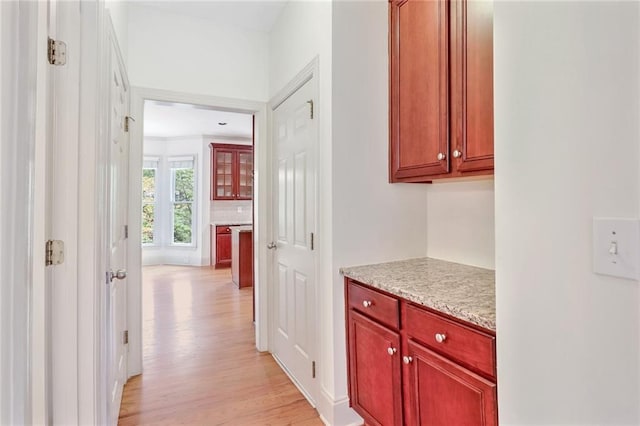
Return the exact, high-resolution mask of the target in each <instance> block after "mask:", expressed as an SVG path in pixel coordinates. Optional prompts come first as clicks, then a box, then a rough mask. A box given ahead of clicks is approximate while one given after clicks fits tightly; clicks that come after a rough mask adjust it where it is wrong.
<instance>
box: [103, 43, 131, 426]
mask: <svg viewBox="0 0 640 426" xmlns="http://www.w3.org/2000/svg"><path fill="white" fill-rule="evenodd" d="M114 43H115V41H114V40H111V43H110V82H109V99H110V106H109V177H108V182H109V206H108V207H107V208H108V213H109V236H108V244H109V251H108V253H109V260H108V264H109V267H110V271H108V272H107V282H108V285H107V289H108V292H107V298H106V300H107V306H106V312H107V339H108V340H107V345H108V348H107V352H108V353H107V357H108V361H107V368H108V373H107V378H108V389H107V391H108V396H109V408H108V414H109V417H110V418H109V423H110V424H113V425H114V424H117V422H118V414H119V411H120V402H121V399H122V390H123V386H124V383H125V381H126V377H127V376H126V374H127V351H126V345H125V337H124V336H125V329H126V323H127V322H126V312H127V305H126V304H127V300H126V295H127V291H126V288H125V285H126V268H127V242H126V239H127V231H126V220H127V214H128V208H127V206H128V205H127V201H128V199H129V196H128V188H129V183H128V170H129V134H128V133H127V132H125V119H126V117H127V114H128V112H129V88H128V86H127V78H126V75H125V71H124V67H123V66H122V63H121V61H120V56H119V55H118V53H117V52H118V50H117V47H116V46H115V45H114Z"/></svg>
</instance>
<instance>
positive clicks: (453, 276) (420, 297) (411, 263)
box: [340, 257, 496, 331]
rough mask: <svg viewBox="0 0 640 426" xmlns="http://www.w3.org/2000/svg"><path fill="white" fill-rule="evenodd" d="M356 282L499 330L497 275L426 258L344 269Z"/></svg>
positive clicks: (475, 268)
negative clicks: (496, 290) (497, 319)
mask: <svg viewBox="0 0 640 426" xmlns="http://www.w3.org/2000/svg"><path fill="white" fill-rule="evenodd" d="M340 272H341V273H342V274H343V275H344V276H346V277H348V278H351V279H353V280H356V281H359V282H361V283H363V284H367V285H369V286H371V287H375V288H378V289H380V290H383V291H386V292H387V293H391V294H393V295H396V296H399V297H403V298H405V299H407V300H410V301H412V302H415V303H418V304H421V305H423V306H426V307H428V308H431V309H435V310H437V311H440V312H443V313H445V314H448V315H451V316H452V317H455V318H458V319H461V320H463V321H467V322H470V323H472V324H476V325H479V326H481V327H484V328H487V329H489V330H493V331H495V329H496V293H495V271H492V270H490V269H483V268H477V267H474V266H468V265H461V264H459V263H453V262H446V261H443V260H438V259H431V258H427V257H423V258H418V259H409V260H402V261H397V262H388V263H379V264H374V265H365V266H354V267H345V268H341V269H340Z"/></svg>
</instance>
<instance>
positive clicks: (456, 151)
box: [453, 149, 462, 158]
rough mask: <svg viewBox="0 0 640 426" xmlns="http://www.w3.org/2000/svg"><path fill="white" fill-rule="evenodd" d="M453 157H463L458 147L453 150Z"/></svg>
mask: <svg viewBox="0 0 640 426" xmlns="http://www.w3.org/2000/svg"><path fill="white" fill-rule="evenodd" d="M453 157H454V158H460V157H462V151H458V150H457V149H456V150H455V151H453Z"/></svg>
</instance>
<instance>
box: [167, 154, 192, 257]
mask: <svg viewBox="0 0 640 426" xmlns="http://www.w3.org/2000/svg"><path fill="white" fill-rule="evenodd" d="M194 163H195V161H194V157H173V158H169V169H170V171H171V231H172V235H173V237H172V240H171V241H172V243H173V244H175V245H193V244H194V235H195V222H196V221H195V203H194V193H195V189H196V181H195V170H194Z"/></svg>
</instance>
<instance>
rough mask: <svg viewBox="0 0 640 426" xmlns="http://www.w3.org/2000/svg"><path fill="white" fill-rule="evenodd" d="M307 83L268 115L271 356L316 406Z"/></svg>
mask: <svg viewBox="0 0 640 426" xmlns="http://www.w3.org/2000/svg"><path fill="white" fill-rule="evenodd" d="M314 95H315V89H314V81H313V80H310V81H308V82H306V83H305V84H304V85H303V86H302V87H300V88H299V89H298V90H297V91H296V92H295V93H294V94H293V95H291V96H290V97H289V98H287V99H286V100H285V101H284V102H283V103H282V104H280V105H279V106H278V107H277V108H276V109H275V110H274V112H273V144H274V155H273V170H274V182H273V203H274V204H273V206H274V212H273V218H274V222H273V236H274V243H272V244H271V246H270V248H273V250H272V252H273V269H272V270H273V271H274V277H273V279H274V284H275V285H274V293H275V294H274V299H273V300H274V308H275V310H274V316H275V317H274V333H273V334H274V336H273V337H274V344H273V354H274V356H275V357H276V359H277V360H278V361H279V362H280V363H281V365H283V366H284V368H285V369H286V370H287V372H288V374H289V376H290V377H291V378H292V379H293V380H294V381H295V382H296V383H297V385H298V387H299V388H301V390H302V391H303V392H304V393H305V394H306V396H307V398H309V399H310V401H311V402H312V403H315V386H314V385H313V379H314V377H313V374H314V373H313V365H312V363H314V362H315V360H314V356H315V355H314V354H315V353H316V347H315V345H316V343H315V342H316V309H315V303H316V300H317V299H316V259H315V257H316V255H315V253H316V252H315V251H314V250H313V249H314V248H313V246H312V244H313V243H312V238H313V237H312V233H313V232H315V227H316V147H317V141H318V136H317V130H316V124H315V120H313V119H312V118H311V112H312V108H313V99H314V98H315V96H314Z"/></svg>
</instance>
